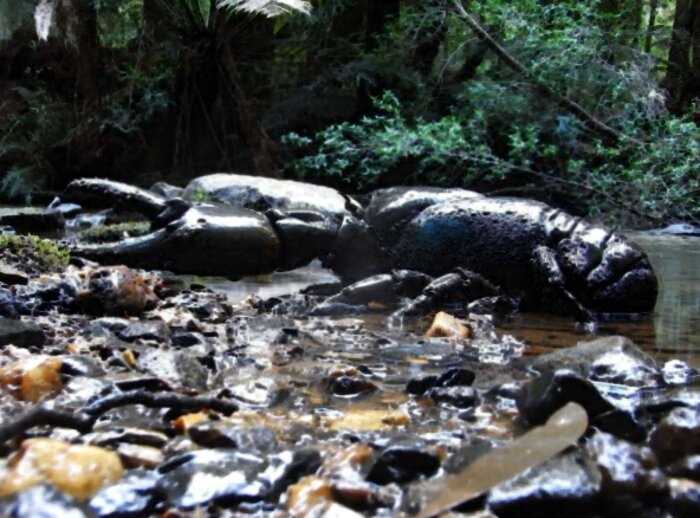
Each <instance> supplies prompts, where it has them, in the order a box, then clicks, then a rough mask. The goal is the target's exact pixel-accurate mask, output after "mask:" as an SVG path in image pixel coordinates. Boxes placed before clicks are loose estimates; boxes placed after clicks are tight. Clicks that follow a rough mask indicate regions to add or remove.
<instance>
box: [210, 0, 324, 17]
mask: <svg viewBox="0 0 700 518" xmlns="http://www.w3.org/2000/svg"><path fill="white" fill-rule="evenodd" d="M217 6H218V7H219V8H222V7H223V8H229V9H232V10H236V11H245V12H248V13H252V14H262V15H264V16H269V17H273V16H280V15H284V14H293V13H304V14H309V13H310V12H311V3H310V2H308V1H306V0H220V1H219V3H218V4H217Z"/></svg>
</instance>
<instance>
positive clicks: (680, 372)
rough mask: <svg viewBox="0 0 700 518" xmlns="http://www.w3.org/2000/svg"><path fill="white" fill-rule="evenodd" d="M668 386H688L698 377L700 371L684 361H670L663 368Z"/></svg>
mask: <svg viewBox="0 0 700 518" xmlns="http://www.w3.org/2000/svg"><path fill="white" fill-rule="evenodd" d="M662 374H663V377H664V382H665V383H666V384H667V385H686V384H688V383H690V382H691V381H693V379H694V378H696V377H697V376H698V370H697V369H694V368H692V367H691V366H690V365H688V364H687V363H686V362H684V361H682V360H669V361H667V362H666V363H664V366H663V368H662Z"/></svg>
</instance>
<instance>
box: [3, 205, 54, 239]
mask: <svg viewBox="0 0 700 518" xmlns="http://www.w3.org/2000/svg"><path fill="white" fill-rule="evenodd" d="M0 225H3V226H4V225H7V226H10V227H12V228H13V229H15V230H16V231H17V232H18V233H20V234H46V233H47V232H54V231H56V230H63V228H64V227H65V225H66V220H65V218H64V217H63V214H61V213H60V212H52V211H46V212H39V213H36V214H31V213H21V214H8V215H7V216H0Z"/></svg>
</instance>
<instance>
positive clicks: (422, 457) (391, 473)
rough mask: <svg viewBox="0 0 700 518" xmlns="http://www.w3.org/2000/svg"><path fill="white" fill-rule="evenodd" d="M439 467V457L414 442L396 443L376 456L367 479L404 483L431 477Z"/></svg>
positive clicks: (377, 481) (381, 482)
mask: <svg viewBox="0 0 700 518" xmlns="http://www.w3.org/2000/svg"><path fill="white" fill-rule="evenodd" d="M439 468H440V459H439V458H438V457H437V456H436V455H434V454H432V453H429V452H427V451H425V450H424V449H422V448H421V446H420V445H416V444H396V445H392V446H388V447H387V448H385V449H384V450H383V451H382V452H381V453H380V454H379V456H378V457H377V459H376V461H375V463H374V465H373V466H372V469H371V470H370V472H369V474H368V475H367V480H368V481H370V482H374V483H375V484H381V485H385V484H391V483H392V482H395V483H397V484H405V483H408V482H413V481H414V480H417V479H418V478H420V477H431V476H433V475H434V474H435V473H436V472H437V470H438V469H439Z"/></svg>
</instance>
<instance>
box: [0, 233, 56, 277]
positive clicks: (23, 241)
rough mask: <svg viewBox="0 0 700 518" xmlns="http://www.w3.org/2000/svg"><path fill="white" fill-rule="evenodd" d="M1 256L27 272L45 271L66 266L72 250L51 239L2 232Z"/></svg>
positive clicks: (6, 261) (0, 242)
mask: <svg viewBox="0 0 700 518" xmlns="http://www.w3.org/2000/svg"><path fill="white" fill-rule="evenodd" d="M0 258H1V259H2V260H3V261H4V262H5V263H7V264H12V265H16V266H17V267H19V268H21V269H22V270H23V271H25V272H28V273H31V272H36V273H45V272H55V271H60V270H63V269H64V268H66V267H67V266H68V263H69V262H70V252H69V251H68V249H67V248H65V247H62V246H60V245H59V244H58V243H56V242H55V241H52V240H50V239H43V238H40V237H38V236H34V235H14V234H0Z"/></svg>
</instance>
